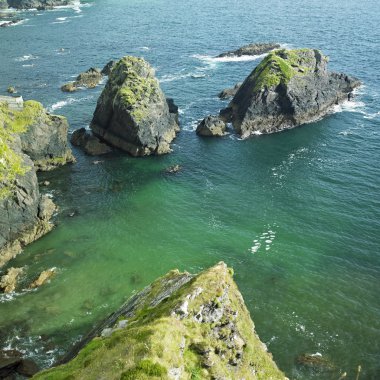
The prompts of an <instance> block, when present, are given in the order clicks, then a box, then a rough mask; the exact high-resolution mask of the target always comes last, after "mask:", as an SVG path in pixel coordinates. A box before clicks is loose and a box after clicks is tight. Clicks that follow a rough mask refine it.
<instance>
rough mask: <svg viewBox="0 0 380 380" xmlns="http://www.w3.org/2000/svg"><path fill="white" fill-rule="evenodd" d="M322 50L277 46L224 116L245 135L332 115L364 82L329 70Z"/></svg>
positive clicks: (251, 76) (273, 130) (241, 90)
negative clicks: (335, 106)
mask: <svg viewBox="0 0 380 380" xmlns="http://www.w3.org/2000/svg"><path fill="white" fill-rule="evenodd" d="M327 62H328V59H327V57H326V56H324V55H323V54H322V53H321V52H320V51H319V50H313V49H297V50H285V49H282V50H275V51H274V52H272V53H270V54H269V55H268V56H267V57H266V58H264V59H263V61H262V62H261V63H260V64H259V65H258V66H257V67H256V68H255V69H254V70H253V71H252V73H251V74H250V75H249V76H248V77H247V79H246V80H245V81H244V83H243V84H242V85H241V87H240V88H239V90H238V91H237V93H236V95H235V96H234V98H233V99H232V101H231V102H230V104H229V107H228V108H226V109H224V110H222V111H221V113H220V115H221V116H222V117H223V119H224V120H225V121H226V122H232V124H233V126H234V128H235V130H236V131H237V132H238V133H239V134H240V135H241V136H242V137H248V136H249V135H251V134H261V133H273V132H279V131H282V130H284V129H289V128H293V127H296V126H298V125H301V124H304V123H308V122H310V121H313V120H316V119H318V118H320V117H322V116H324V115H326V114H327V113H328V112H329V110H330V109H331V107H332V106H333V105H334V104H338V103H339V102H341V101H344V100H347V99H348V97H349V94H350V93H351V92H352V91H353V89H354V88H355V87H358V86H359V85H360V82H359V81H358V80H357V79H356V78H353V77H349V76H347V75H345V74H337V73H333V72H329V71H327Z"/></svg>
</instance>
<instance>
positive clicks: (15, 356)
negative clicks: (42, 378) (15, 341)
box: [0, 350, 39, 379]
mask: <svg viewBox="0 0 380 380" xmlns="http://www.w3.org/2000/svg"><path fill="white" fill-rule="evenodd" d="M38 370H39V368H38V366H37V365H36V363H35V362H34V361H33V360H31V359H27V358H23V356H22V353H21V352H19V351H16V350H1V351H0V379H15V378H19V376H17V375H21V376H25V377H31V376H33V375H35V374H36V373H37V372H38Z"/></svg>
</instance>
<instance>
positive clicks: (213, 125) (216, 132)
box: [196, 115, 226, 137]
mask: <svg viewBox="0 0 380 380" xmlns="http://www.w3.org/2000/svg"><path fill="white" fill-rule="evenodd" d="M196 133H197V135H200V136H207V137H210V136H224V135H225V134H226V123H225V122H224V121H223V120H221V119H220V118H219V117H218V116H212V115H209V116H206V117H205V118H204V119H203V120H202V121H201V122H200V123H199V124H198V127H197V130H196Z"/></svg>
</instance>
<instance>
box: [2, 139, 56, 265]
mask: <svg viewBox="0 0 380 380" xmlns="http://www.w3.org/2000/svg"><path fill="white" fill-rule="evenodd" d="M17 140H18V141H17ZM14 144H15V146H14V150H15V151H17V152H18V154H19V155H20V156H21V157H22V158H23V161H24V164H25V165H26V166H28V167H29V168H30V169H29V171H28V172H27V173H26V174H25V175H23V176H20V177H19V178H18V179H17V181H16V186H15V189H14V191H13V194H12V196H10V197H8V198H6V199H3V200H0V267H2V266H3V265H4V264H5V263H6V262H7V261H9V260H10V259H11V258H13V257H14V256H16V255H17V254H18V253H19V252H20V251H21V249H22V247H24V246H25V245H27V244H29V243H31V242H32V241H34V240H36V239H38V238H39V237H41V236H42V235H44V234H45V233H47V232H48V231H50V230H51V229H52V228H53V224H51V223H50V222H49V220H50V218H51V216H52V214H53V212H54V209H55V208H54V207H52V206H51V204H50V207H46V206H47V203H46V202H51V203H52V201H51V200H46V197H45V196H41V195H40V192H39V189H38V182H37V175H36V171H35V168H34V165H33V162H32V161H31V159H30V158H29V157H28V156H27V155H25V154H23V153H21V141H20V139H19V138H18V139H16V141H15V143H14Z"/></svg>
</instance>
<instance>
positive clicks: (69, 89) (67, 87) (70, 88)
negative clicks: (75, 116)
mask: <svg viewBox="0 0 380 380" xmlns="http://www.w3.org/2000/svg"><path fill="white" fill-rule="evenodd" d="M61 90H62V91H63V92H75V91H78V90H79V88H78V87H77V86H76V85H75V82H70V83H66V84H64V85H63V86H61Z"/></svg>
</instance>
